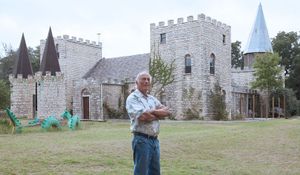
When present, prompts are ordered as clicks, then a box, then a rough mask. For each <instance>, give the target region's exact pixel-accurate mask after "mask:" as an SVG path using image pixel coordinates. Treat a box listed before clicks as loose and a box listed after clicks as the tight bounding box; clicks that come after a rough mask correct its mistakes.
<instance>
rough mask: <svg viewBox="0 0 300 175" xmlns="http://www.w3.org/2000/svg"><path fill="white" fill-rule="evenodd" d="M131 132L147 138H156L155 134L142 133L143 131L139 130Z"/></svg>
mask: <svg viewBox="0 0 300 175" xmlns="http://www.w3.org/2000/svg"><path fill="white" fill-rule="evenodd" d="M133 134H134V135H136V136H142V137H145V138H147V139H157V136H151V135H148V134H144V133H141V132H134V133H133Z"/></svg>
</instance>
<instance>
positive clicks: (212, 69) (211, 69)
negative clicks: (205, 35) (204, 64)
mask: <svg viewBox="0 0 300 175" xmlns="http://www.w3.org/2000/svg"><path fill="white" fill-rule="evenodd" d="M209 73H210V74H215V55H214V54H213V53H212V54H211V55H210V60H209Z"/></svg>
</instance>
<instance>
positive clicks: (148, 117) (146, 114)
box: [139, 111, 158, 122]
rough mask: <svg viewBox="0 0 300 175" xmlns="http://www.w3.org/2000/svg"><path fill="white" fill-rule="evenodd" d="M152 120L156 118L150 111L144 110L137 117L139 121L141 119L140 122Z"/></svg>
mask: <svg viewBox="0 0 300 175" xmlns="http://www.w3.org/2000/svg"><path fill="white" fill-rule="evenodd" d="M153 120H158V119H157V117H156V116H155V115H153V114H151V112H150V111H147V112H144V113H143V114H142V115H141V116H140V117H139V121H142V122H152V121H153Z"/></svg>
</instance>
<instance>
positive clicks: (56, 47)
mask: <svg viewBox="0 0 300 175" xmlns="http://www.w3.org/2000/svg"><path fill="white" fill-rule="evenodd" d="M55 49H56V54H57V58H59V52H58V44H56V45H55Z"/></svg>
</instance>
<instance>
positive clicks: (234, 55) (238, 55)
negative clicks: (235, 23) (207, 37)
mask: <svg viewBox="0 0 300 175" xmlns="http://www.w3.org/2000/svg"><path fill="white" fill-rule="evenodd" d="M242 55H243V53H242V52H241V42H240V41H235V42H233V43H231V67H234V68H238V67H240V68H242V69H243V67H244V61H243V59H242Z"/></svg>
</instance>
